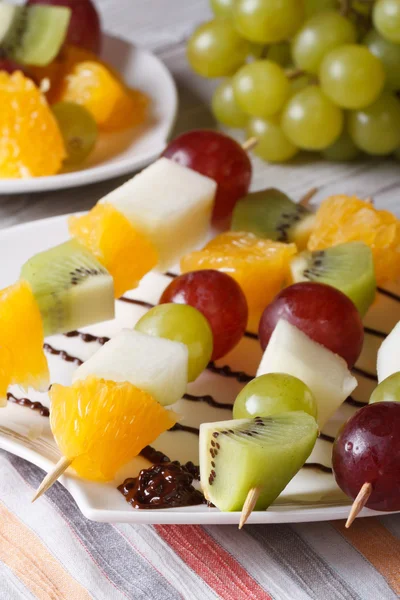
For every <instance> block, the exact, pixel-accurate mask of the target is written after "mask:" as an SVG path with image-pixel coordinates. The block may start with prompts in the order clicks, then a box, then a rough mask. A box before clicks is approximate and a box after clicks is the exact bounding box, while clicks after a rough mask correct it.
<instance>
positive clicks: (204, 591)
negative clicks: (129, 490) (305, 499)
mask: <svg viewBox="0 0 400 600" xmlns="http://www.w3.org/2000/svg"><path fill="white" fill-rule="evenodd" d="M42 477H43V472H42V471H41V470H40V469H38V468H37V467H35V466H34V465H31V464H30V463H28V462H25V461H24V460H22V459H20V458H17V457H15V456H11V455H8V454H7V453H5V452H1V453H0V482H1V483H0V600H19V599H21V598H26V599H30V600H32V599H35V598H39V599H40V600H58V599H65V600H89V599H92V598H93V599H96V600H122V599H126V598H129V599H133V600H175V599H176V600H178V599H182V598H183V599H185V600H213V599H216V598H221V599H223V600H308V599H315V600H395V599H396V598H399V597H400V515H395V516H389V515H388V516H386V517H380V518H373V519H359V520H357V521H356V522H355V523H354V525H353V526H352V527H351V529H350V530H346V529H345V528H344V524H343V522H341V521H336V522H332V523H302V524H296V525H254V526H247V527H246V528H245V529H244V530H242V531H241V532H239V531H238V530H237V529H236V527H231V526H221V527H217V526H213V527H200V526H193V525H190V526H189V525H185V526H175V525H170V526H164V525H163V526H161V525H160V526H155V527H151V526H143V525H128V524H118V525H111V524H108V523H93V522H91V521H88V520H87V519H85V517H83V516H82V514H81V513H80V511H79V510H78V509H77V507H76V504H75V502H74V501H73V499H72V498H71V496H70V495H69V493H68V492H67V491H66V490H65V489H64V488H63V487H62V486H61V485H60V484H58V483H57V484H56V485H54V487H53V488H51V490H50V491H49V492H48V493H47V495H46V496H45V497H44V498H42V499H41V500H39V501H38V502H36V503H35V504H34V505H32V504H31V502H30V499H31V497H32V490H33V489H34V488H36V487H37V486H38V484H39V483H40V481H41V479H42Z"/></svg>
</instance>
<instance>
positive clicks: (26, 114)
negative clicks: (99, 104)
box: [0, 71, 66, 178]
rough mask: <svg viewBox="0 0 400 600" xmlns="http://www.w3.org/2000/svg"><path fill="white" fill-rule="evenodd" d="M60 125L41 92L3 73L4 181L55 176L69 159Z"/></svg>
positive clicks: (0, 139)
mask: <svg viewBox="0 0 400 600" xmlns="http://www.w3.org/2000/svg"><path fill="white" fill-rule="evenodd" d="M65 156H66V154H65V148H64V142H63V139H62V135H61V133H60V130H59V128H58V125H57V122H56V120H55V118H54V116H53V114H52V112H51V110H50V108H49V106H48V104H47V101H46V99H45V97H44V96H43V94H42V93H41V92H40V90H39V89H38V88H37V87H36V86H35V84H34V83H33V81H32V80H31V79H28V78H26V77H24V75H23V74H22V73H21V72H19V71H17V72H16V73H13V74H12V75H8V74H7V73H5V72H4V71H2V72H0V178H2V177H3V178H7V177H13V178H20V177H38V176H45V175H54V174H55V173H57V171H59V169H60V167H61V164H62V161H63V159H64V158H65Z"/></svg>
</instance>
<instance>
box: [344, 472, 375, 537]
mask: <svg viewBox="0 0 400 600" xmlns="http://www.w3.org/2000/svg"><path fill="white" fill-rule="evenodd" d="M371 493H372V484H370V483H364V485H363V486H362V488H361V490H360V491H359V492H358V495H357V498H356V499H355V500H354V502H353V506H352V507H351V511H350V514H349V518H348V519H347V521H346V529H348V528H349V527H350V525H351V524H352V523H353V521H354V519H355V518H356V517H357V515H358V514H359V513H360V512H361V511H362V509H363V508H364V506H365V505H366V503H367V502H368V498H369V497H370V495H371Z"/></svg>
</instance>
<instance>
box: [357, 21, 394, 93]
mask: <svg viewBox="0 0 400 600" xmlns="http://www.w3.org/2000/svg"><path fill="white" fill-rule="evenodd" d="M364 44H365V45H366V46H367V47H368V48H369V50H370V52H372V54H374V55H375V56H376V57H377V58H379V60H380V61H381V62H382V65H383V68H384V70H385V74H386V82H385V83H386V87H387V88H388V89H390V90H398V89H400V45H399V44H394V43H393V42H389V41H388V40H386V39H385V38H384V37H382V36H381V35H380V34H379V33H378V32H377V31H374V30H373V29H371V31H370V32H369V33H368V34H367V35H366V36H365V38H364Z"/></svg>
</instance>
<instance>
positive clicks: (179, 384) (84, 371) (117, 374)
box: [74, 329, 188, 405]
mask: <svg viewBox="0 0 400 600" xmlns="http://www.w3.org/2000/svg"><path fill="white" fill-rule="evenodd" d="M90 375H93V376H94V377H97V378H98V379H105V380H107V381H114V382H125V381H128V382H129V383H132V384H133V385H134V386H136V387H138V388H139V389H141V390H144V391H145V392H148V393H149V394H150V395H151V396H153V398H155V399H156V400H157V401H158V402H159V403H160V404H162V405H167V404H174V402H177V401H178V400H180V398H181V397H182V396H183V394H184V393H185V391H186V386H187V382H188V350H187V347H186V346H185V345H184V344H181V343H180V342H173V341H171V340H167V339H165V338H157V337H153V336H151V335H146V334H144V333H140V332H138V331H131V330H129V329H126V330H123V331H121V333H119V334H118V335H116V336H115V337H114V338H112V339H111V340H110V341H109V342H107V343H106V344H105V345H104V346H103V347H102V348H100V349H99V350H98V351H97V352H96V354H94V355H93V356H92V357H91V358H89V360H87V361H86V362H85V363H84V364H83V365H81V366H80V367H79V369H77V371H76V372H75V376H74V381H78V380H84V379H86V378H87V377H89V376H90Z"/></svg>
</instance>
